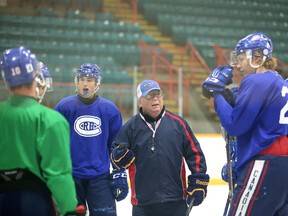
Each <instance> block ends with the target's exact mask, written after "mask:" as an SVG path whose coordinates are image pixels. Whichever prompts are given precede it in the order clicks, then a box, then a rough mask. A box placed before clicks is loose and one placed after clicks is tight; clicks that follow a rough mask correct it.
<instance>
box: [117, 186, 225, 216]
mask: <svg viewBox="0 0 288 216" xmlns="http://www.w3.org/2000/svg"><path fill="white" fill-rule="evenodd" d="M227 196H228V185H223V186H209V187H208V192H207V197H206V199H205V200H204V202H203V203H202V204H201V205H199V206H194V207H193V208H192V210H191V213H190V216H193V215H194V216H196V215H199V216H222V215H223V212H224V208H225V203H226V200H227ZM117 216H132V205H131V203H130V194H129V195H128V197H126V199H124V200H122V201H120V202H118V203H117Z"/></svg>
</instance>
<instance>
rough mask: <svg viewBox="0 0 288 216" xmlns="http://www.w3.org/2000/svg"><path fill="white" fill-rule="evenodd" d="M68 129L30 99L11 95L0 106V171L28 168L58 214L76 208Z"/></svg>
mask: <svg viewBox="0 0 288 216" xmlns="http://www.w3.org/2000/svg"><path fill="white" fill-rule="evenodd" d="M69 143H70V138H69V126H68V122H67V121H66V120H65V118H64V117H63V116H62V115H61V114H60V113H58V112H56V111H54V110H52V109H50V108H48V107H45V106H43V105H41V104H39V103H38V101H36V100H35V99H34V98H30V97H24V96H16V95H14V96H11V97H10V98H9V99H8V100H6V101H4V102H1V103H0V170H10V169H15V168H21V169H28V170H30V171H31V172H32V173H34V174H35V175H37V176H38V177H39V178H40V179H42V180H43V181H44V182H45V183H46V185H47V187H48V188H49V189H50V191H51V193H52V196H53V197H54V199H55V200H56V203H57V205H58V208H59V210H60V212H61V214H64V213H65V212H67V211H73V210H75V207H76V205H77V199H76V191H75V185H74V182H73V178H72V163H71V158H70V144H69Z"/></svg>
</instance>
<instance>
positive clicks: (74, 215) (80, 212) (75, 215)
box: [64, 205, 86, 216]
mask: <svg viewBox="0 0 288 216" xmlns="http://www.w3.org/2000/svg"><path fill="white" fill-rule="evenodd" d="M85 215H86V208H85V206H84V205H78V206H77V207H76V209H75V211H71V212H67V213H66V214H65V215H64V216H85Z"/></svg>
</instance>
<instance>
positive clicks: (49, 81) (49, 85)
mask: <svg viewBox="0 0 288 216" xmlns="http://www.w3.org/2000/svg"><path fill="white" fill-rule="evenodd" d="M38 67H39V69H40V71H42V74H43V77H44V80H45V84H46V87H47V91H48V92H49V91H53V86H52V84H53V81H52V77H51V75H50V72H49V70H48V68H47V67H46V66H45V65H44V63H43V62H38ZM39 78H41V77H40V75H39Z"/></svg>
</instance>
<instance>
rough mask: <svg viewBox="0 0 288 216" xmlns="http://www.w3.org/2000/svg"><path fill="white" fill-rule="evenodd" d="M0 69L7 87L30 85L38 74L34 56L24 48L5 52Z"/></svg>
mask: <svg viewBox="0 0 288 216" xmlns="http://www.w3.org/2000/svg"><path fill="white" fill-rule="evenodd" d="M0 69H1V73H2V76H3V79H4V81H5V82H6V85H7V87H15V86H19V85H23V84H28V83H32V82H33V81H34V80H35V77H36V75H37V73H38V72H39V71H38V67H37V59H36V56H35V55H34V54H33V53H31V51H30V50H29V49H27V48H25V47H18V48H12V49H8V50H5V51H4V52H3V54H2V57H1V63H0Z"/></svg>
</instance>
